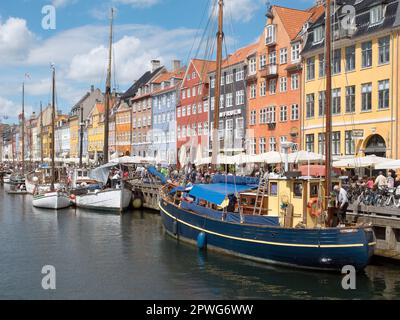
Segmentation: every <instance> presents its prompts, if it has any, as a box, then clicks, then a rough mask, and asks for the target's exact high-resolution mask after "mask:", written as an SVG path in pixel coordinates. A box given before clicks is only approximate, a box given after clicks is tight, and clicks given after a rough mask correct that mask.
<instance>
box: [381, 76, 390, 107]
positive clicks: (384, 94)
mask: <svg viewBox="0 0 400 320" xmlns="http://www.w3.org/2000/svg"><path fill="white" fill-rule="evenodd" d="M378 88H379V93H378V94H379V104H378V108H379V109H387V108H389V91H390V82H389V80H383V81H379V82H378Z"/></svg>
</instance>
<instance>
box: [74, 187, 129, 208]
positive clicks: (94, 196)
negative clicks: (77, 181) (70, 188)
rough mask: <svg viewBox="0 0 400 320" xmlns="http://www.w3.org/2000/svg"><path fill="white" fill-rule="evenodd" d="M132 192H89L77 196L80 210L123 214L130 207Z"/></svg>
mask: <svg viewBox="0 0 400 320" xmlns="http://www.w3.org/2000/svg"><path fill="white" fill-rule="evenodd" d="M131 198H132V191H131V190H129V189H126V188H121V189H105V190H96V191H88V192H87V193H86V194H81V195H77V196H75V205H76V206H77V207H78V208H83V209H90V210H96V211H115V212H122V211H124V210H126V209H127V208H128V207H129V204H130V201H131Z"/></svg>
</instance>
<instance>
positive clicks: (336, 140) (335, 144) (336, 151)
mask: <svg viewBox="0 0 400 320" xmlns="http://www.w3.org/2000/svg"><path fill="white" fill-rule="evenodd" d="M332 154H333V155H335V156H338V155H340V131H336V132H333V133H332Z"/></svg>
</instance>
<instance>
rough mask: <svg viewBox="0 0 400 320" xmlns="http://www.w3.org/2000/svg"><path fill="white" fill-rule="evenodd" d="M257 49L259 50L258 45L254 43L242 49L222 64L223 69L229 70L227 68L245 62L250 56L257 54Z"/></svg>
mask: <svg viewBox="0 0 400 320" xmlns="http://www.w3.org/2000/svg"><path fill="white" fill-rule="evenodd" d="M257 48H258V43H253V44H251V45H249V46H247V47H244V48H240V49H239V50H237V51H236V52H234V53H233V54H231V55H229V56H228V57H227V58H226V59H225V60H224V61H223V62H222V68H227V67H230V66H233V65H235V64H238V63H241V62H243V61H245V60H246V59H247V58H248V56H250V55H251V54H253V53H254V52H257Z"/></svg>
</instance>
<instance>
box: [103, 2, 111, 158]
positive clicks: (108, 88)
mask: <svg viewBox="0 0 400 320" xmlns="http://www.w3.org/2000/svg"><path fill="white" fill-rule="evenodd" d="M113 20H114V9H113V8H111V22H110V43H109V56H108V70H107V82H106V92H105V103H104V106H105V108H104V109H105V110H104V112H105V114H104V149H103V163H104V164H106V163H108V138H109V137H108V135H109V131H110V129H109V117H110V99H111V65H112V41H113Z"/></svg>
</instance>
